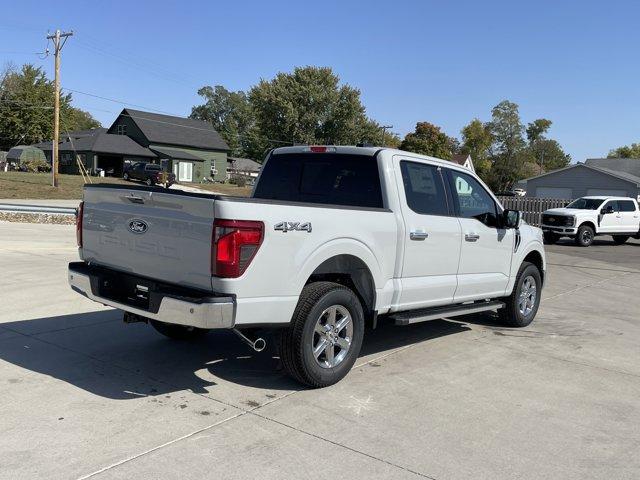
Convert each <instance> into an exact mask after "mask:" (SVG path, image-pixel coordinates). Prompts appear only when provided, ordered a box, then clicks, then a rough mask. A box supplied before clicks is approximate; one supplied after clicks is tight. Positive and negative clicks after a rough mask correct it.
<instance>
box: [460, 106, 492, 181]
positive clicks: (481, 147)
mask: <svg viewBox="0 0 640 480" xmlns="http://www.w3.org/2000/svg"><path fill="white" fill-rule="evenodd" d="M460 133H461V134H462V146H461V148H460V150H461V152H462V153H467V154H469V155H471V158H472V159H473V165H474V167H475V169H476V172H477V173H478V175H480V177H481V178H482V179H483V180H485V181H488V178H489V177H488V175H489V171H490V169H491V160H490V158H489V157H490V153H491V145H492V144H493V136H492V135H491V130H490V128H489V127H488V126H487V125H485V124H484V123H482V122H481V121H480V120H478V119H477V118H474V119H473V120H471V122H469V123H468V124H467V125H466V126H465V127H464V128H463V129H462V131H461V132H460Z"/></svg>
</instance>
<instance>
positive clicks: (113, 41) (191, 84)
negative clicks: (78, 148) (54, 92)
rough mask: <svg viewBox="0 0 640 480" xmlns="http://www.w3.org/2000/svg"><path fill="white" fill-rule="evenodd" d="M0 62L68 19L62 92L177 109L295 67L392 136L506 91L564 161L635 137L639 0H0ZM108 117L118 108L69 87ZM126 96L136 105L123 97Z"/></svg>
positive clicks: (462, 119)
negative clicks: (343, 87)
mask: <svg viewBox="0 0 640 480" xmlns="http://www.w3.org/2000/svg"><path fill="white" fill-rule="evenodd" d="M0 11H2V12H3V15H2V16H1V17H0V64H4V63H6V62H7V61H12V62H14V63H15V64H17V65H21V64H22V63H26V62H31V63H35V64H37V65H43V66H44V67H45V68H46V69H47V71H48V72H52V70H53V57H52V56H50V57H49V58H46V59H41V58H40V57H39V56H38V55H35V54H34V52H40V51H42V50H44V48H45V46H46V40H45V36H46V34H47V30H49V31H53V30H55V28H62V29H73V30H74V32H75V35H74V36H73V37H72V38H71V39H70V40H69V41H68V43H67V45H66V46H65V48H64V51H63V61H62V85H63V87H66V88H69V89H72V90H77V91H79V92H85V93H89V94H94V95H99V96H102V97H108V98H112V99H117V100H119V101H122V102H131V104H135V105H137V106H138V107H139V108H141V109H145V108H146V109H149V110H151V109H155V110H161V111H163V112H168V113H173V114H177V115H185V116H186V115H188V114H189V113H190V111H191V107H192V106H193V105H195V104H197V103H198V101H199V98H198V96H197V94H196V90H197V89H198V87H200V86H203V85H216V84H220V85H224V86H225V87H227V88H228V89H231V90H239V89H242V90H244V89H248V88H249V87H250V86H251V85H253V84H255V83H256V82H257V81H258V80H259V79H260V78H267V79H268V78H271V77H272V76H273V75H274V74H275V73H277V72H279V71H289V70H291V69H292V68H293V67H294V66H299V65H300V66H301V65H321V66H330V67H332V68H333V69H334V71H335V72H336V73H337V74H338V75H339V76H340V78H341V79H342V81H344V82H346V83H349V84H351V85H353V86H355V87H357V88H359V89H360V90H361V92H362V100H363V103H364V105H365V106H366V108H367V112H368V114H369V115H370V116H371V117H372V118H374V119H375V120H377V121H379V122H382V123H384V124H387V125H393V126H394V130H395V131H396V132H397V133H399V134H401V135H404V134H406V133H407V132H408V131H410V130H412V129H413V127H414V126H415V123H416V122H418V121H429V122H432V123H435V124H437V125H440V126H441V127H442V128H443V129H444V131H446V132H447V133H448V134H449V135H455V136H459V133H460V129H461V128H462V127H463V126H464V125H465V124H466V123H467V122H468V121H469V120H471V119H472V118H474V117H477V118H480V119H481V120H488V119H489V117H490V114H491V108H492V107H493V106H494V105H495V104H497V103H498V102H499V101H501V100H503V99H509V100H511V101H514V102H516V103H518V104H519V105H520V112H521V116H522V119H523V122H525V123H526V122H529V121H531V120H534V119H536V118H539V117H546V118H549V119H551V120H552V121H553V126H552V128H551V131H550V136H551V137H553V138H556V139H557V140H558V141H559V142H560V143H561V144H562V146H563V147H564V148H565V150H566V151H567V152H568V153H570V154H571V156H572V158H573V160H574V161H583V160H584V159H585V158H588V157H597V156H606V154H607V152H608V151H609V150H610V149H612V148H615V147H617V146H620V145H625V144H629V143H631V142H640V129H639V126H640V122H639V120H638V118H639V115H638V114H639V110H640V109H639V107H640V89H639V86H640V84H639V78H640V75H639V74H640V62H639V61H638V49H639V47H640V42H639V40H640V29H638V26H637V23H638V15H639V14H640V2H637V1H607V2H603V1H599V2H596V1H557V0H556V1H535V2H519V1H513V0H512V1H490V0H487V1H484V2H479V1H452V2H443V1H414V2H409V1H395V2H378V1H371V0H370V1H362V2H360V1H358V2H356V1H354V2H349V1H347V0H344V1H328V0H322V1H316V2H308V5H306V6H305V2H303V1H302V0H300V1H297V2H294V1H287V2H284V1H283V2H278V1H275V0H274V1H256V2H248V1H235V2H214V1H206V2H205V1H203V2H189V1H186V0H185V1H182V2H161V1H154V2H142V1H138V2H100V1H92V2H65V1H59V2H31V1H24V0H22V1H20V2H15V1H7V0H1V1H0ZM74 103H75V105H76V106H79V107H81V108H83V109H86V110H88V111H90V112H91V113H92V114H93V115H94V116H95V117H96V118H97V119H99V120H100V121H101V122H102V123H103V124H104V125H105V126H106V125H108V124H110V123H111V122H112V121H113V119H114V118H115V116H116V114H117V113H118V112H119V111H120V109H121V108H122V107H123V105H122V104H119V103H115V102H110V101H107V100H101V99H98V98H95V97H90V96H87V95H84V94H80V93H74ZM131 106H133V105H131Z"/></svg>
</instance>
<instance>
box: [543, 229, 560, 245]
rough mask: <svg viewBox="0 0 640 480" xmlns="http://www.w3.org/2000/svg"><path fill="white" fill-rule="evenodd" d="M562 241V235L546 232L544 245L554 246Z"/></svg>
mask: <svg viewBox="0 0 640 480" xmlns="http://www.w3.org/2000/svg"><path fill="white" fill-rule="evenodd" d="M558 240H560V235H558V234H557V233H554V232H544V243H546V244H549V245H553V244H554V243H556V242H557V241H558Z"/></svg>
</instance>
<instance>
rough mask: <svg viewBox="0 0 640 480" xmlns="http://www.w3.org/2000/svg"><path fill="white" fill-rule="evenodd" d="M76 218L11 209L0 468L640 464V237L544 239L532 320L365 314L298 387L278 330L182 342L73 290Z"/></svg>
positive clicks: (158, 473)
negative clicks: (344, 354) (333, 358)
mask: <svg viewBox="0 0 640 480" xmlns="http://www.w3.org/2000/svg"><path fill="white" fill-rule="evenodd" d="M75 259H76V250H75V232H74V228H73V227H72V226H64V225H35V224H17V223H16V224H9V223H0V272H1V275H0V291H1V292H2V293H1V295H0V298H1V306H2V308H1V309H0V391H1V392H2V402H1V405H2V407H3V408H2V415H1V416H0V478H3V479H4V478H6V479H15V478H36V477H43V478H94V477H95V478H175V479H178V478H190V479H199V478H238V479H241V478H261V479H269V478H273V479H285V478H292V479H301V478H320V477H325V478H336V477H340V478H354V479H356V478H358V479H359V478H363V479H364V478H366V479H369V478H394V479H396V478H433V479H438V480H440V479H467V478H474V479H483V478H486V479H512V478H519V479H534V478H535V479H539V478H558V479H574V478H575V479H585V478H601V479H612V478H615V479H625V478H628V479H637V478H638V477H640V457H639V456H638V451H640V428H638V426H639V425H640V295H639V289H638V287H639V285H640V241H638V240H630V241H629V242H628V243H627V244H626V245H622V246H614V245H613V243H612V242H611V241H610V239H609V237H602V240H600V239H598V240H597V241H596V242H595V244H594V245H593V246H592V247H590V248H586V249H585V248H579V247H575V246H574V245H573V244H572V243H571V242H568V241H566V242H560V243H559V244H558V245H554V246H551V247H548V248H547V260H548V264H549V265H548V271H547V278H548V281H547V285H546V287H545V290H544V295H543V303H542V305H541V307H540V311H539V313H538V317H537V319H536V321H535V322H534V323H533V324H532V325H531V326H530V327H528V328H525V329H522V330H511V329H507V328H503V327H501V326H500V325H498V324H496V323H495V320H494V317H493V316H492V315H490V314H481V315H475V316H470V317H461V318H459V319H458V320H455V321H454V320H438V321H431V322H426V323H423V324H416V325H413V326H410V327H395V326H392V325H385V324H382V325H381V326H380V327H379V328H378V329H377V330H375V331H368V332H367V334H366V337H365V344H364V350H363V353H362V355H361V358H360V359H359V361H358V362H357V366H356V367H355V368H354V369H353V371H352V372H351V373H350V374H349V375H348V376H347V378H346V379H344V380H343V381H342V382H340V383H339V384H337V385H335V386H333V387H330V388H326V389H322V390H308V389H302V388H301V387H300V386H299V385H298V384H296V383H294V382H293V381H292V380H290V379H288V377H286V376H285V375H284V374H283V373H281V372H280V371H279V370H278V359H277V357H276V355H277V352H276V350H275V348H274V344H273V342H271V343H270V344H269V347H268V348H267V350H266V351H264V352H262V353H259V354H256V353H255V352H252V351H250V350H249V349H248V348H247V347H246V346H245V345H244V344H242V343H241V342H240V341H239V340H238V339H237V338H236V337H235V336H234V335H232V334H230V333H228V332H225V333H216V334H211V335H209V336H208V337H207V339H206V340H204V341H201V342H198V343H175V342H172V341H170V340H168V339H166V338H164V337H162V336H160V335H159V334H157V333H156V332H155V331H154V330H153V329H152V328H150V327H149V326H147V325H144V324H140V323H138V324H132V325H125V324H124V323H123V322H122V319H121V314H120V313H119V312H118V311H115V310H112V309H109V308H102V307H100V306H98V305H97V304H94V303H92V302H89V301H88V300H86V299H84V298H83V297H81V296H80V295H77V294H75V293H73V292H72V291H71V290H70V289H69V288H68V286H67V283H66V265H67V263H68V262H69V261H71V260H75Z"/></svg>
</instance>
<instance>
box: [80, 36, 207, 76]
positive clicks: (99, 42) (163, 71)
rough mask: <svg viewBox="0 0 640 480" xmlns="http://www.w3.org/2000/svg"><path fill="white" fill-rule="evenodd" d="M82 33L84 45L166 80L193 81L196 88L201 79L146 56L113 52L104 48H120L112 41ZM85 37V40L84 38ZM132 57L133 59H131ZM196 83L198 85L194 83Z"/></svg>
mask: <svg viewBox="0 0 640 480" xmlns="http://www.w3.org/2000/svg"><path fill="white" fill-rule="evenodd" d="M81 35H82V37H83V38H82V40H80V42H81V43H83V44H84V46H85V47H86V48H90V49H93V50H95V51H97V52H98V53H102V54H104V55H108V56H110V57H113V58H114V59H117V60H120V61H122V62H124V63H127V64H129V65H131V66H135V67H139V68H141V69H143V70H145V71H147V73H156V74H158V75H161V76H164V77H165V79H168V80H172V81H178V80H186V81H187V82H186V83H192V82H195V84H193V86H196V88H199V87H198V85H199V84H201V83H202V81H201V79H199V78H197V77H195V76H193V75H189V74H188V73H187V72H183V71H182V72H180V74H178V73H176V71H174V70H169V69H167V68H165V67H164V64H160V63H157V62H153V61H150V60H149V59H148V58H146V57H144V58H143V57H139V56H137V57H136V56H133V55H131V54H130V52H129V55H128V57H125V56H121V55H118V54H115V53H113V52H112V51H109V50H106V49H105V48H104V47H107V48H109V47H115V48H117V49H120V48H121V47H120V46H118V45H115V44H113V43H109V42H105V41H104V40H103V39H99V38H96V37H93V36H92V35H90V34H89V33H86V32H84V31H83V32H81ZM85 39H86V40H85ZM131 59H134V60H131ZM196 84H198V85H196Z"/></svg>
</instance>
